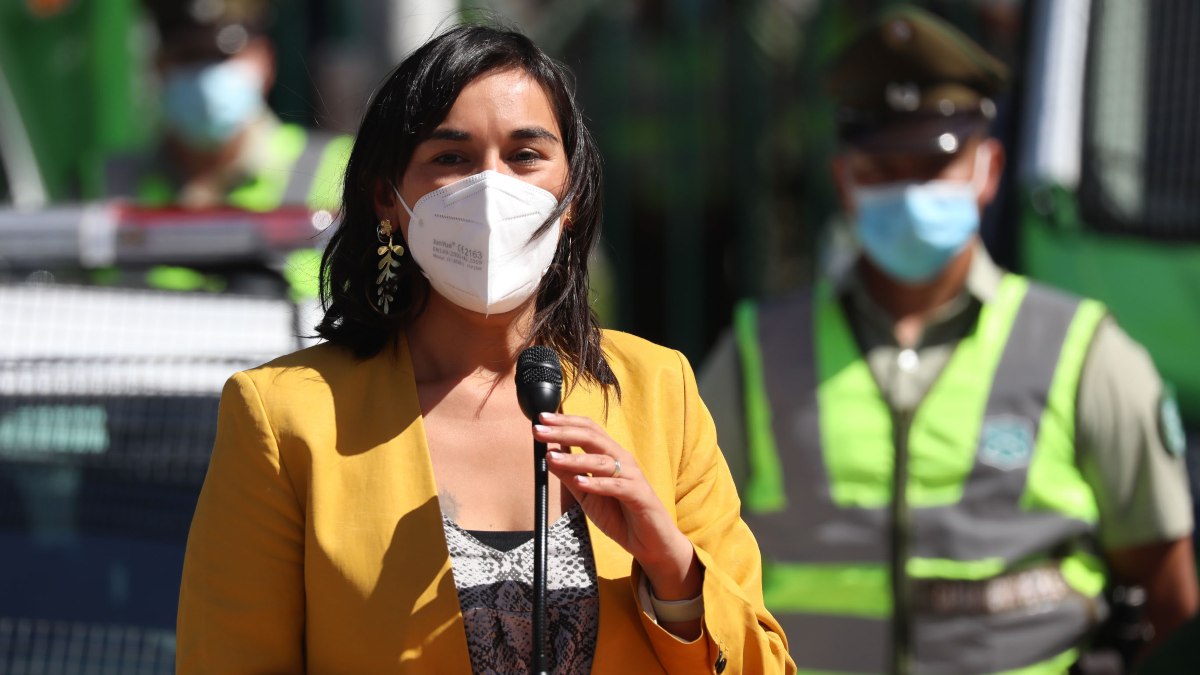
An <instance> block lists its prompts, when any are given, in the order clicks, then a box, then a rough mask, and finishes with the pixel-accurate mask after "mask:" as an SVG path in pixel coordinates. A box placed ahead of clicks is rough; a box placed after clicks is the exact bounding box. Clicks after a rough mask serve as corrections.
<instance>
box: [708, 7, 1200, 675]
mask: <svg viewBox="0 0 1200 675" xmlns="http://www.w3.org/2000/svg"><path fill="white" fill-rule="evenodd" d="M1007 79H1008V74H1007V71H1006V69H1005V68H1004V66H1003V65H1002V64H1000V63H999V62H998V61H997V60H995V59H994V58H993V57H992V56H991V55H989V54H988V53H986V52H985V51H983V50H982V49H981V48H980V47H978V45H976V44H975V43H973V42H972V41H971V40H970V39H969V38H968V37H967V36H965V35H963V34H962V33H961V32H959V31H958V30H956V29H955V28H953V27H952V26H950V25H949V24H947V23H945V22H943V21H942V20H940V19H939V18H937V17H935V16H933V15H932V14H929V13H927V12H924V11H922V10H918V9H916V8H911V7H904V6H901V7H899V8H895V9H892V10H890V11H887V12H885V13H883V14H881V15H880V16H879V17H878V18H877V20H876V21H875V22H873V23H872V24H871V25H870V26H868V27H867V28H865V29H864V30H862V31H861V32H860V33H859V34H858V36H857V37H855V38H854V39H853V40H852V41H851V42H850V43H849V44H848V45H847V46H846V47H845V48H844V50H843V51H842V52H841V53H840V55H839V56H838V58H837V59H836V61H835V64H834V66H833V68H832V70H831V72H830V74H829V78H828V85H829V89H830V91H831V93H832V95H833V97H834V98H835V99H836V102H837V103H838V105H839V108H840V111H839V115H840V118H839V136H840V140H841V144H842V150H841V152H840V153H839V155H838V156H837V158H836V159H835V161H834V163H833V174H834V179H835V181H836V183H837V186H838V189H839V192H840V195H841V199H842V203H843V206H844V208H845V210H846V211H847V212H848V214H849V216H850V219H851V221H852V222H853V229H854V233H855V235H856V240H857V242H858V244H859V254H858V257H857V259H856V261H855V263H854V264H853V265H851V266H850V267H849V269H846V270H844V271H843V272H842V273H840V274H838V275H836V276H835V278H833V279H829V280H821V281H819V282H818V283H816V284H815V286H814V287H812V288H806V289H803V290H800V291H798V292H794V293H792V294H790V295H785V296H781V297H779V298H776V299H772V300H766V301H763V302H744V303H742V304H741V305H739V307H738V308H737V310H736V312H735V317H734V322H733V327H732V330H731V331H730V332H729V333H727V334H726V335H725V336H724V337H723V339H722V340H721V342H720V343H719V344H718V346H717V347H716V348H715V350H714V352H713V353H712V354H711V355H710V358H709V360H708V361H707V363H706V364H705V367H704V368H703V369H702V371H701V378H700V386H701V391H702V394H703V397H704V400H705V401H706V403H707V404H708V405H709V407H710V409H711V411H712V413H713V416H714V419H715V421H716V424H717V429H718V433H719V437H720V445H721V447H722V449H723V451H724V452H725V454H726V456H727V458H728V460H729V462H730V465H731V470H732V471H733V474H734V476H735V479H736V480H737V481H738V483H739V487H740V490H741V493H742V497H743V501H744V504H745V511H746V513H747V516H746V518H747V522H749V523H750V525H751V528H752V529H753V530H754V532H755V534H756V536H757V537H758V541H759V543H760V546H761V547H762V550H763V556H764V581H763V584H764V594H765V597H766V601H767V606H768V608H769V609H770V610H771V611H772V612H773V613H774V615H775V616H776V617H777V618H779V619H780V622H781V624H782V625H783V627H784V629H785V631H786V633H787V635H788V637H789V643H790V645H791V648H792V654H793V656H794V658H795V659H796V661H797V665H798V666H799V667H800V668H801V669H816V670H822V671H824V670H829V671H837V672H856V673H857V672H893V673H903V672H910V671H911V672H953V673H990V672H999V671H1007V670H1012V669H1019V668H1026V667H1034V668H1040V669H1042V670H1038V671H1037V672H1043V671H1044V672H1062V671H1065V670H1066V669H1068V668H1069V667H1071V666H1072V665H1073V664H1075V663H1076V661H1077V660H1078V659H1080V658H1081V656H1080V654H1081V649H1082V648H1085V647H1086V645H1087V642H1088V640H1089V638H1090V637H1091V636H1093V634H1094V633H1095V632H1096V631H1097V630H1098V626H1099V625H1100V624H1101V623H1102V622H1104V620H1105V618H1106V616H1108V614H1109V613H1110V607H1109V603H1108V602H1107V601H1106V593H1105V591H1106V589H1110V590H1111V589H1118V590H1117V591H1115V592H1112V593H1110V594H1111V595H1115V596H1119V597H1123V598H1124V599H1125V600H1126V601H1128V602H1126V603H1122V604H1121V605H1119V606H1120V607H1121V611H1118V612H1117V614H1120V615H1121V617H1122V618H1123V619H1125V615H1126V612H1125V611H1124V609H1125V608H1126V605H1127V604H1129V603H1130V602H1133V601H1134V599H1136V598H1141V597H1144V604H1143V606H1142V608H1141V609H1142V612H1143V618H1144V621H1145V622H1146V623H1148V624H1149V626H1150V627H1151V628H1152V630H1153V638H1154V639H1155V640H1158V639H1161V638H1163V637H1164V636H1166V635H1168V634H1169V633H1170V632H1171V631H1172V630H1174V629H1175V628H1176V627H1178V626H1180V625H1181V624H1182V623H1184V622H1185V621H1187V620H1188V618H1189V617H1191V616H1192V615H1193V614H1194V613H1195V611H1196V608H1197V588H1196V578H1195V563H1194V560H1193V553H1192V544H1191V532H1192V518H1191V505H1190V499H1189V495H1188V489H1187V480H1186V473H1185V468H1184V465H1183V462H1182V433H1181V430H1180V428H1179V418H1178V415H1177V413H1176V411H1175V406H1174V401H1173V399H1172V398H1171V395H1170V393H1169V391H1167V390H1165V389H1164V386H1163V383H1162V381H1161V380H1160V378H1159V376H1158V374H1157V372H1156V370H1155V367H1154V364H1153V363H1152V362H1151V360H1150V358H1149V356H1148V355H1147V353H1146V352H1145V350H1144V349H1142V347H1141V346H1140V345H1138V344H1136V343H1135V342H1133V340H1132V339H1130V338H1129V337H1128V336H1127V335H1126V334H1125V333H1124V332H1123V331H1122V330H1121V329H1120V328H1119V327H1118V325H1117V323H1116V321H1115V320H1114V319H1113V318H1112V317H1111V316H1109V315H1108V314H1107V312H1106V310H1105V309H1104V307H1103V306H1101V305H1100V304H1099V303H1097V302H1094V301H1091V300H1086V299H1080V298H1076V297H1071V296H1068V295H1066V294H1064V293H1061V292H1059V291H1056V290H1052V289H1050V288H1047V287H1043V286H1040V285H1038V284H1035V283H1031V282H1030V281H1028V280H1027V279H1025V278H1022V277H1020V276H1017V275H1014V274H1009V273H1007V272H1005V271H1003V270H1001V269H999V268H998V267H997V266H996V265H995V264H994V263H993V262H992V261H991V259H990V258H989V256H988V253H987V251H986V250H985V249H984V248H983V246H982V245H981V243H980V241H979V237H978V229H979V222H980V213H981V211H982V210H983V209H984V207H986V206H987V205H988V204H989V203H990V202H991V201H992V200H993V199H994V198H995V196H996V191H997V186H998V184H999V181H1000V176H1001V173H1002V170H1003V167H1004V161H1005V157H1004V148H1003V146H1002V145H1001V144H1000V143H999V142H998V141H997V140H995V139H994V138H992V137H991V136H990V135H989V122H990V120H991V119H992V117H993V116H994V112H995V106H994V103H993V100H994V97H995V96H996V95H997V94H998V93H1000V92H1001V91H1002V89H1003V88H1004V87H1005V86H1006V84H1007ZM1134 588H1136V589H1138V590H1131V589H1134ZM1143 594H1144V596H1143ZM1125 620H1128V619H1125ZM1132 624H1133V625H1125V626H1122V628H1127V629H1132V630H1134V631H1135V632H1137V631H1140V629H1141V627H1142V624H1141V623H1140V622H1137V621H1136V620H1132ZM1137 634H1138V635H1139V636H1144V635H1147V634H1146V633H1143V632H1137ZM1130 642H1133V643H1137V642H1138V640H1136V639H1135V640H1128V641H1126V642H1125V643H1122V644H1121V645H1119V648H1120V649H1121V650H1123V651H1124V652H1125V656H1126V657H1128V656H1129V655H1130V654H1132V653H1133V652H1134V651H1136V650H1137V649H1138V648H1141V647H1142V645H1141V644H1129V643H1130ZM1097 662H1098V661H1093V663H1097Z"/></svg>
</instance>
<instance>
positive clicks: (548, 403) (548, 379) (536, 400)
mask: <svg viewBox="0 0 1200 675" xmlns="http://www.w3.org/2000/svg"><path fill="white" fill-rule="evenodd" d="M562 381H563V377H562V365H561V364H559V361H558V353H557V352H555V351H554V350H553V349H551V348H549V347H546V346H543V345H534V346H532V347H530V348H528V349H526V350H525V351H523V352H521V354H520V355H519V356H517V403H519V404H520V405H521V411H522V412H524V413H525V416H526V417H528V418H529V419H530V421H536V420H537V416H538V414H539V413H544V412H554V411H555V410H558V403H559V399H560V398H561V397H562Z"/></svg>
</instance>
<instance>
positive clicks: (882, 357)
mask: <svg viewBox="0 0 1200 675" xmlns="http://www.w3.org/2000/svg"><path fill="white" fill-rule="evenodd" d="M852 270H853V268H852ZM1000 277H1001V272H1000V270H999V268H997V267H996V265H995V263H993V262H992V260H991V258H990V257H988V255H987V253H986V251H984V249H983V247H982V246H978V247H977V248H976V250H975V254H974V256H973V258H972V262H971V268H970V272H969V274H968V277H967V283H966V287H965V288H964V289H963V292H962V293H960V294H959V295H958V296H957V297H956V298H954V299H953V300H952V301H951V302H949V303H947V304H946V305H945V306H943V307H942V308H940V309H939V310H938V311H937V312H936V313H935V315H934V316H933V318H932V319H931V320H930V321H929V322H928V324H927V325H926V327H925V330H924V333H923V335H922V336H921V338H920V340H919V341H918V343H917V344H916V346H915V347H914V348H912V349H906V348H902V347H900V345H898V344H897V343H896V339H895V336H894V333H893V330H892V324H893V322H892V319H891V317H890V316H889V315H888V314H887V312H885V311H884V310H883V309H881V308H880V307H879V306H878V305H876V304H875V302H874V301H873V300H872V299H871V298H870V296H869V295H868V293H867V291H866V288H865V287H864V286H863V284H862V283H861V282H860V280H859V279H858V277H857V276H856V275H855V274H854V273H853V271H851V272H850V273H848V274H847V275H845V276H844V277H843V278H841V279H839V280H838V283H837V287H838V289H839V293H840V295H841V297H842V298H843V300H844V304H845V307H846V312H847V317H848V319H849V321H850V323H851V327H852V329H853V330H854V333H855V335H857V336H858V340H859V343H860V344H859V347H860V348H861V350H862V352H863V354H864V355H865V357H866V360H867V363H868V364H869V366H870V368H871V372H872V375H873V376H874V378H875V380H876V382H877V383H878V384H879V387H880V390H881V392H882V394H883V398H884V400H885V401H886V402H887V404H888V406H889V407H891V408H892V409H894V410H899V409H912V408H914V407H916V405H917V404H918V403H919V402H920V401H921V399H922V398H923V397H924V395H925V393H926V392H927V391H928V390H929V388H930V387H931V386H932V384H933V382H934V380H935V379H936V378H937V376H938V375H939V374H940V373H941V371H942V369H943V368H944V367H945V366H946V363H947V362H948V360H949V358H950V355H951V354H952V353H953V351H954V348H955V346H956V345H957V344H958V341H959V339H960V338H961V337H962V336H963V335H965V334H966V333H967V332H968V331H969V330H970V329H971V328H972V327H973V326H974V324H975V319H976V317H977V316H978V312H979V308H980V306H981V305H982V303H986V302H988V301H990V300H991V299H992V297H993V295H994V294H995V292H996V289H997V287H998V286H999V283H1000ZM699 375H700V391H701V395H702V397H703V399H704V401H705V403H706V404H707V405H708V407H709V409H710V412H711V413H712V415H713V419H714V420H715V421H716V425H717V435H718V439H719V442H720V446H721V449H722V451H723V452H724V453H725V456H726V459H727V460H728V462H729V465H730V469H731V470H732V471H733V475H734V478H735V480H737V481H738V484H739V485H742V484H743V481H744V479H745V476H746V472H747V468H746V453H747V450H746V434H745V423H744V420H743V411H744V409H745V405H744V402H743V401H742V397H741V382H742V377H741V374H740V361H739V357H738V352H737V347H736V344H735V343H734V340H733V336H732V334H730V333H727V334H726V335H724V336H723V337H722V338H721V340H720V341H719V342H718V344H717V346H716V348H715V349H714V351H713V353H712V354H710V356H709V358H708V359H707V360H706V362H705V363H704V366H703V367H702V369H701V371H700V374H699ZM1163 395H1164V391H1163V383H1162V381H1161V380H1160V378H1159V376H1158V373H1157V371H1156V370H1155V368H1154V364H1153V362H1151V360H1150V357H1149V355H1148V354H1147V353H1146V351H1145V350H1144V349H1143V348H1142V347H1141V346H1140V345H1138V344H1137V343H1136V342H1134V341H1133V340H1132V339H1130V338H1129V336H1128V335H1126V334H1125V332H1124V331H1122V330H1121V328H1120V327H1119V326H1118V325H1117V323H1116V322H1115V321H1114V320H1113V319H1112V318H1111V317H1109V318H1105V319H1104V320H1103V321H1102V322H1101V324H1100V326H1099V327H1098V328H1097V331H1096V336H1095V338H1094V340H1093V342H1092V345H1091V349H1090V351H1089V353H1088V357H1087V359H1086V361H1085V362H1084V367H1083V372H1082V374H1081V376H1080V383H1079V398H1078V401H1077V403H1076V405H1077V410H1076V437H1077V448H1076V449H1077V461H1078V462H1079V466H1080V470H1081V472H1082V473H1083V476H1084V478H1085V479H1086V480H1087V481H1088V483H1089V484H1090V485H1091V487H1092V490H1093V491H1094V492H1095V494H1096V500H1097V504H1098V506H1099V514H1100V524H1099V537H1100V542H1101V544H1102V546H1103V547H1104V548H1105V549H1108V550H1112V549H1120V548H1126V547H1130V546H1136V545H1139V544H1145V543H1151V542H1157V541H1169V540H1174V539H1178V538H1180V537H1184V536H1187V535H1188V534H1190V533H1191V531H1192V516H1191V501H1190V496H1189V494H1188V485H1187V474H1186V469H1185V467H1184V463H1183V458H1182V455H1181V454H1178V453H1172V452H1170V451H1168V449H1167V448H1168V446H1169V445H1170V444H1169V442H1168V441H1165V440H1164V433H1163V425H1162V421H1161V420H1160V417H1161V411H1162V410H1163V405H1162V402H1163V401H1162V399H1163ZM1168 424H1169V422H1168ZM1168 431H1169V430H1168Z"/></svg>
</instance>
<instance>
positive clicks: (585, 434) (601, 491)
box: [533, 413, 703, 600]
mask: <svg viewBox="0 0 1200 675" xmlns="http://www.w3.org/2000/svg"><path fill="white" fill-rule="evenodd" d="M533 436H534V438H535V439H537V440H539V441H542V442H545V443H547V444H548V445H551V446H554V445H557V446H558V447H559V448H561V450H554V449H551V451H550V452H549V453H547V465H548V467H549V469H550V471H551V472H552V473H554V475H555V476H557V477H558V479H559V480H560V481H562V484H563V485H565V486H566V487H567V489H568V490H570V491H571V494H572V495H573V496H574V497H575V501H577V502H579V505H580V506H581V507H582V508H583V511H584V513H586V514H587V516H588V518H590V519H591V520H592V522H593V523H595V524H596V527H598V528H600V530H601V531H602V532H604V534H606V535H608V536H609V537H610V538H611V539H612V540H613V541H615V542H617V543H618V544H620V545H621V546H622V547H624V548H625V550H627V551H629V553H630V554H632V555H633V557H634V558H635V559H636V560H637V561H638V564H639V565H641V567H642V571H643V572H645V574H646V577H647V578H648V580H649V581H650V584H651V586H652V587H653V589H654V595H655V596H656V597H658V598H659V599H660V600H682V599H687V598H693V597H696V596H697V595H699V594H700V589H701V584H702V581H703V579H702V570H701V568H700V563H699V561H698V560H697V559H696V553H695V550H694V549H693V548H692V543H691V541H689V540H688V538H687V536H685V535H684V534H683V532H681V531H680V530H679V527H678V526H677V525H676V524H675V519H674V518H672V517H671V514H670V513H669V512H668V511H667V509H666V507H665V506H663V503H662V501H660V500H659V498H658V495H656V494H655V493H654V490H653V489H652V488H651V487H650V483H649V482H648V481H647V480H646V477H645V475H644V474H643V473H642V471H641V469H640V468H639V467H638V464H637V461H636V460H635V459H634V457H633V455H631V454H630V453H629V452H628V451H626V450H625V449H624V448H622V447H621V446H620V445H619V444H618V443H617V442H616V441H614V440H613V439H612V437H611V436H609V435H608V433H607V432H606V431H605V430H604V429H603V428H601V427H600V425H598V424H596V423H595V422H594V421H593V420H591V419H590V418H587V417H579V416H575V415H557V414H552V413H543V414H542V415H540V416H539V418H538V423H537V424H536V425H534V428H533ZM572 447H576V448H580V449H581V450H583V454H572V453H571V452H570V448H572Z"/></svg>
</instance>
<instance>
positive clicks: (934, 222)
mask: <svg viewBox="0 0 1200 675" xmlns="http://www.w3.org/2000/svg"><path fill="white" fill-rule="evenodd" d="M989 158H990V156H989V154H988V150H987V146H980V148H979V150H978V151H977V154H976V160H975V171H974V174H975V175H974V176H973V177H972V180H971V181H969V182H968V181H950V180H937V181H927V182H923V183H920V182H899V183H887V184H883V185H851V188H850V193H851V198H852V199H853V200H854V207H855V212H856V213H855V215H856V222H855V226H856V233H857V235H858V241H859V243H860V244H861V245H862V247H863V251H864V253H866V255H867V257H869V258H870V259H871V261H872V262H874V263H875V264H876V265H878V266H879V267H880V269H882V270H883V271H884V272H885V273H887V274H888V275H889V276H891V277H892V278H894V279H897V280H899V281H904V282H909V283H919V282H923V281H928V280H929V279H932V278H933V277H935V276H937V274H938V272H940V271H942V269H944V268H945V267H946V265H948V264H949V263H950V261H951V260H952V259H953V258H954V256H956V255H958V253H959V252H960V251H962V250H963V248H965V247H966V246H967V244H968V243H970V242H971V240H972V239H973V238H974V236H975V233H976V232H978V231H979V205H978V202H977V199H978V194H979V190H980V189H981V188H982V182H983V181H984V180H986V177H987V174H986V166H987V162H988V160H989Z"/></svg>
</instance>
